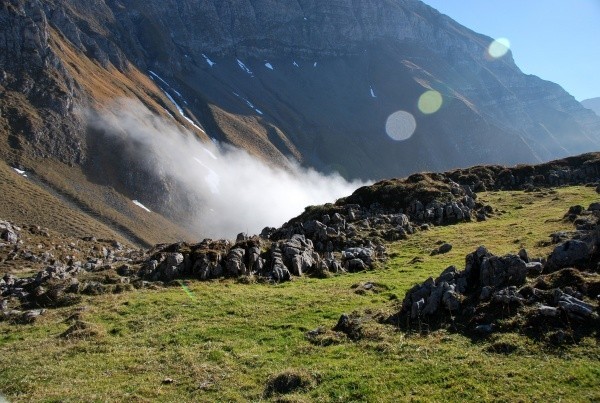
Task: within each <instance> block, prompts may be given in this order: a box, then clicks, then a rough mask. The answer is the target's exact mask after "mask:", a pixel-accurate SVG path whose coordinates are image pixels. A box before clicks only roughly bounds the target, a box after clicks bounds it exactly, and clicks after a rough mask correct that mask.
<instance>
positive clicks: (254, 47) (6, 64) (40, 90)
mask: <svg viewBox="0 0 600 403" xmlns="http://www.w3.org/2000/svg"><path fill="white" fill-rule="evenodd" d="M0 22H1V23H2V24H1V26H2V29H1V30H0V86H1V90H2V91H3V94H5V95H4V96H3V98H2V99H0V111H1V112H2V115H1V117H0V127H3V129H2V130H3V133H4V137H3V139H4V140H3V141H4V142H5V144H6V145H7V147H3V148H4V151H3V157H4V158H5V159H11V160H19V159H22V158H29V157H39V156H49V157H52V158H55V159H58V160H60V161H62V162H65V163H69V164H80V165H81V166H82V167H83V169H84V171H85V172H86V174H87V175H88V177H90V178H92V179H93V180H94V181H98V182H101V183H103V184H105V185H108V186H112V187H115V188H116V189H118V190H119V191H121V192H124V193H131V194H137V193H139V192H141V191H142V190H144V189H147V188H148V186H147V183H148V182H150V183H151V186H149V188H151V189H156V191H155V193H157V194H161V193H162V194H163V195H164V194H169V193H172V191H170V190H172V189H173V186H172V185H167V184H165V180H164V178H158V179H155V180H153V179H152V178H149V176H148V174H147V173H144V172H133V171H136V170H140V169H141V168H138V167H139V166H140V165H142V164H138V163H136V159H139V156H136V155H135V153H131V152H128V151H127V150H128V149H130V148H128V147H121V146H119V147H114V144H111V141H110V139H109V138H108V137H107V138H106V139H105V138H104V137H103V136H102V135H101V133H100V134H99V133H97V132H95V131H91V132H90V130H88V129H87V128H86V121H85V119H84V117H82V116H83V115H81V114H78V113H77V111H78V110H81V109H84V108H89V107H92V108H95V109H103V108H107V107H108V106H110V105H111V102H112V101H113V100H114V99H115V98H122V97H127V98H134V99H137V100H139V101H141V102H142V104H143V105H145V106H146V107H147V108H148V109H149V110H150V111H152V112H154V113H155V114H157V115H162V116H165V117H168V114H170V115H172V117H173V119H175V120H176V121H177V122H178V124H180V125H182V126H184V127H186V128H188V129H190V130H191V131H192V132H195V133H196V135H198V136H199V137H200V138H202V139H205V140H208V138H209V137H212V138H213V139H216V140H219V141H223V142H227V143H231V144H234V145H236V146H239V147H242V148H245V149H247V150H249V152H250V153H252V154H254V155H256V156H258V157H260V158H263V159H265V160H268V161H271V162H273V163H275V164H284V163H285V161H286V160H287V159H293V160H297V161H299V162H300V163H302V164H304V165H307V166H312V167H316V168H317V169H319V170H321V171H326V172H327V171H338V172H340V173H342V174H343V175H345V176H347V177H353V178H356V177H360V178H382V177H390V176H399V175H403V174H408V173H411V172H415V171H421V170H442V169H447V168H451V167H456V166H465V165H473V164H477V163H508V164H512V163H519V162H531V161H540V160H549V159H551V158H556V157H562V156H566V155H569V154H575V153H580V152H584V151H589V150H594V149H597V148H598V147H600V118H598V116H596V115H594V114H593V113H592V112H591V111H589V110H587V109H584V108H582V107H581V105H580V104H579V103H578V102H577V101H576V100H575V99H574V98H573V97H571V96H570V95H569V94H568V93H566V92H565V91H564V90H563V89H562V88H560V87H559V86H558V85H555V84H553V83H550V82H546V81H543V80H541V79H539V78H537V77H534V76H527V75H524V74H522V73H521V71H520V70H519V69H518V67H517V66H516V65H515V63H514V62H513V60H512V56H511V54H510V52H508V53H507V54H506V55H504V56H502V57H498V58H492V57H490V56H489V53H488V52H487V49H488V46H489V45H490V43H491V42H492V39H491V38H488V37H486V36H483V35H480V34H477V33H474V32H472V31H470V30H469V29H467V28H465V27H463V26H461V25H459V24H457V23H456V22H454V21H453V20H451V19H450V18H448V17H446V16H444V15H442V14H440V13H438V12H437V11H436V10H434V9H432V8H430V7H428V6H427V5H425V4H424V3H422V2H420V1H417V0H377V1H371V2H361V1H357V0H335V1H327V2H324V1H316V0H285V1H273V0H231V1H217V0H182V1H158V0H145V1H143V2H142V1H138V0H131V1H127V2H126V1H119V0H85V1H68V0H51V1H43V2H42V1H39V0H29V1H22V0H10V1H6V2H4V3H3V4H2V6H1V9H0ZM431 90H434V91H437V93H435V94H434V100H433V103H434V105H433V107H432V106H431V105H429V106H427V105H425V107H424V106H423V105H422V104H421V105H420V100H421V103H422V102H423V99H422V98H420V97H421V96H422V95H423V94H424V93H425V92H427V91H431ZM437 94H439V95H441V99H440V98H439V95H437ZM436 97H437V98H436ZM440 101H441V104H440ZM436 102H437V104H436ZM425 103H427V102H425ZM398 111H406V112H408V113H409V114H410V115H404V116H412V119H414V121H409V122H403V121H400V122H394V120H393V118H392V120H391V123H390V117H391V116H392V117H393V116H395V115H394V113H395V112H398ZM390 125H391V130H390ZM407 125H408V126H411V127H410V128H411V129H412V130H411V132H412V131H414V133H409V134H412V135H411V136H404V137H407V138H406V139H404V140H403V141H398V140H397V138H398V137H397V136H395V135H394V133H390V131H392V132H393V129H394V127H396V129H397V128H398V127H400V128H406V126H407ZM386 127H387V130H386ZM394 137H395V138H396V139H394ZM109 146H110V148H108V147H109ZM107 149H109V150H110V152H107V151H106V150H107ZM125 161H127V162H125ZM108 165H110V166H117V167H118V166H120V165H122V166H123V167H126V168H127V169H126V170H127V171H128V173H127V175H124V174H123V173H122V172H123V171H125V169H121V170H119V169H114V170H109V171H107V170H106V169H105V168H104V167H106V166H108ZM132 170H133V171H132ZM113 171H114V172H113ZM132 178H133V179H132ZM135 178H143V180H141V179H140V180H135ZM142 182H143V183H142ZM167 190H169V191H167ZM173 199H174V198H173V197H172V196H170V197H167V198H166V199H165V200H160V198H156V200H157V201H156V206H155V207H157V208H158V209H159V210H163V211H165V210H167V209H168V205H169V203H170V200H171V201H172V200H173ZM175 199H177V198H175Z"/></svg>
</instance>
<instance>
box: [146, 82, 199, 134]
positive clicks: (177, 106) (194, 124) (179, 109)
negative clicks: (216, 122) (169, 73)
mask: <svg viewBox="0 0 600 403" xmlns="http://www.w3.org/2000/svg"><path fill="white" fill-rule="evenodd" d="M150 74H152V75H154V76H156V77H157V78H158V79H159V80H160V81H162V82H163V83H165V84H166V85H167V86H168V87H169V88H171V86H170V85H169V84H168V83H167V82H166V81H165V80H163V79H162V78H160V77H159V76H157V75H156V73H153V72H151V71H150ZM159 88H160V86H159ZM171 89H172V88H171ZM161 90H162V92H163V94H165V95H166V96H167V98H169V101H171V102H172V103H173V105H175V108H177V112H179V114H180V115H181V117H183V118H184V119H185V120H187V121H188V123H189V124H191V125H192V126H194V127H195V128H196V129H198V130H200V131H201V132H202V133H206V132H205V131H204V129H203V128H201V127H200V126H198V125H197V124H196V122H194V121H193V120H192V119H190V118H189V117H187V116H186V114H185V112H184V111H183V108H181V106H179V104H178V103H177V102H176V101H175V99H173V97H172V96H171V94H169V92H168V91H165V90H164V89H162V88H161ZM173 91H175V90H173ZM175 92H176V93H177V94H178V95H179V96H180V97H181V94H179V92H177V91H175ZM182 99H183V98H182ZM183 102H185V100H183ZM185 103H186V104H187V102H185ZM167 112H168V111H167ZM169 115H171V114H170V113H169ZM171 117H173V115H171Z"/></svg>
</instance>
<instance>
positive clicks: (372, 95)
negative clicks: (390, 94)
mask: <svg viewBox="0 0 600 403" xmlns="http://www.w3.org/2000/svg"><path fill="white" fill-rule="evenodd" d="M369 89H370V90H371V98H377V95H375V91H373V87H372V86H371V87H369Z"/></svg>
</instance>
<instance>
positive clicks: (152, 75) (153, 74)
mask: <svg viewBox="0 0 600 403" xmlns="http://www.w3.org/2000/svg"><path fill="white" fill-rule="evenodd" d="M148 73H150V74H151V76H150V78H152V79H154V77H156V78H158V79H159V80H160V81H162V82H163V84H164V85H166V86H167V87H169V88H171V86H170V85H169V83H167V82H166V81H165V80H163V79H162V78H160V76H159V75H158V74H156V73H155V72H153V71H152V70H148Z"/></svg>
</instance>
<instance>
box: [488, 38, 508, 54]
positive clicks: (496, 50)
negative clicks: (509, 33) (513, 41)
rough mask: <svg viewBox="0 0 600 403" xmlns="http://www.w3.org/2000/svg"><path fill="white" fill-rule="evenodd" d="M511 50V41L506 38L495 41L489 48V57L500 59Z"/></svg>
mask: <svg viewBox="0 0 600 403" xmlns="http://www.w3.org/2000/svg"><path fill="white" fill-rule="evenodd" d="M509 50H510V41H509V40H508V39H506V38H498V39H496V40H494V41H493V42H492V43H491V44H490V46H489V47H488V55H489V56H490V57H491V58H492V59H499V58H501V57H502V56H504V55H505V54H507V53H508V51H509Z"/></svg>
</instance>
